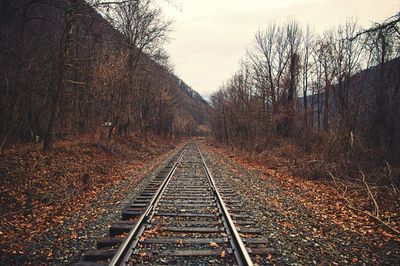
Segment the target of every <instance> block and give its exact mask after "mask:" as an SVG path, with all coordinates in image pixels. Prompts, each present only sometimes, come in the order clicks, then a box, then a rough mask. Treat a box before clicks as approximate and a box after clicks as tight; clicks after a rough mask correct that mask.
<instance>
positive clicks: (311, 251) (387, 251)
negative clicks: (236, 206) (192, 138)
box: [201, 145, 400, 265]
mask: <svg viewBox="0 0 400 266" xmlns="http://www.w3.org/2000/svg"><path fill="white" fill-rule="evenodd" d="M201 148H202V150H203V152H204V153H203V154H204V155H205V158H206V161H207V164H208V165H209V167H210V170H211V172H212V174H213V175H214V176H220V177H222V178H223V179H225V180H226V181H227V182H229V184H230V185H231V187H232V188H234V189H237V190H238V191H239V194H241V195H242V196H243V198H244V199H245V201H246V204H247V205H248V207H249V208H251V209H252V210H253V213H254V216H255V217H257V219H258V221H259V223H260V225H261V228H262V230H263V235H266V236H267V237H268V239H269V240H270V247H272V248H275V249H276V250H277V253H276V254H273V255H272V256H271V257H270V258H269V262H270V263H271V264H278V265H281V264H285V265H287V264H290V265H304V264H305V265H321V264H322V265H326V264H329V265H342V264H357V265H398V263H399V262H400V243H399V242H397V241H395V240H391V239H382V237H379V236H377V235H373V234H372V235H362V234H356V233H354V232H351V231H349V230H345V229H343V228H340V227H338V226H337V225H336V224H335V223H333V222H332V221H331V220H328V219H323V218H321V217H320V216H318V215H316V214H315V213H313V212H312V211H311V210H310V209H307V208H304V205H303V203H302V202H299V201H297V200H294V199H292V198H290V196H288V194H287V193H286V192H285V190H284V189H283V188H281V187H280V186H279V184H278V182H276V180H275V178H274V177H273V176H269V177H268V178H265V176H264V177H263V178H261V175H260V173H259V172H258V171H255V170H248V169H246V168H244V167H243V166H242V165H238V164H237V163H235V162H233V161H232V160H231V159H229V158H227V157H225V156H223V155H221V154H217V153H215V152H213V151H212V150H211V149H208V148H207V147H206V146H205V145H201ZM296 193H300V194H301V192H297V191H296Z"/></svg>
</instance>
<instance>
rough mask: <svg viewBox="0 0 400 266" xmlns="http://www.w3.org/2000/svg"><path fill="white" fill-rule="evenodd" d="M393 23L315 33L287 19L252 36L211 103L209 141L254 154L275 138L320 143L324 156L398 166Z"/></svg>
mask: <svg viewBox="0 0 400 266" xmlns="http://www.w3.org/2000/svg"><path fill="white" fill-rule="evenodd" d="M399 21H400V14H396V15H395V16H393V17H390V18H388V19H387V20H385V21H384V22H383V23H377V24H376V25H375V26H373V27H371V28H370V29H367V30H363V29H361V27H360V26H359V25H358V23H357V20H355V19H351V20H349V21H348V22H346V23H345V24H344V25H341V26H338V27H335V28H333V29H331V30H328V31H326V32H324V33H322V34H317V33H316V32H314V31H313V30H312V28H311V27H310V26H308V27H301V26H300V25H299V23H298V22H296V21H292V20H291V21H288V22H286V23H285V24H280V25H279V24H276V23H271V24H269V25H268V26H267V27H266V28H265V29H262V30H259V31H257V33H256V34H255V36H254V41H253V43H252V45H251V47H250V48H248V50H247V51H246V56H245V57H244V59H243V60H242V61H241V63H240V68H239V70H238V71H237V72H236V73H235V74H234V75H233V76H232V78H231V79H230V80H228V81H227V82H226V83H225V84H224V85H222V86H221V88H220V90H219V91H217V92H216V93H215V94H214V95H212V97H211V102H212V106H213V108H214V112H213V115H212V119H211V126H212V131H213V134H214V136H215V138H216V139H217V140H218V141H221V142H224V143H228V144H230V145H233V146H235V147H239V148H242V149H247V150H255V151H258V152H261V151H262V150H264V149H265V148H266V147H268V145H270V144H271V143H273V142H274V141H275V140H277V139H289V140H293V141H294V142H296V143H298V144H299V145H300V146H302V147H304V148H305V150H310V149H312V148H313V147H314V150H315V149H317V150H318V149H321V145H319V146H317V147H316V144H317V143H322V145H323V146H326V149H324V151H325V152H326V154H327V156H328V157H329V156H336V155H338V154H344V155H346V156H347V157H348V158H349V157H351V156H356V155H355V154H356V151H359V152H361V151H363V152H364V154H366V153H370V154H372V153H373V154H374V155H376V156H377V157H378V158H380V159H384V160H387V161H389V162H397V163H399V160H398V158H400V156H399V155H400V148H399V147H400V119H399V114H400V107H399V106H400V59H399V55H400V54H399V53H400V32H399V26H400V22H399ZM366 151H368V152H366ZM358 155H360V153H358Z"/></svg>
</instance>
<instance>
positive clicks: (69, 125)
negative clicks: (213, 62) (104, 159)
mask: <svg viewBox="0 0 400 266" xmlns="http://www.w3.org/2000/svg"><path fill="white" fill-rule="evenodd" d="M0 9H1V11H0V12H1V18H0V20H1V21H0V34H1V39H0V73H1V81H0V95H1V98H0V136H1V143H0V145H1V147H3V145H4V144H5V143H7V142H8V143H13V142H15V141H34V140H36V141H40V140H43V144H44V148H45V149H51V148H52V146H53V143H54V141H55V139H57V138H60V137H65V136H71V135H72V136H73V135H76V134H80V133H85V132H89V133H98V132H103V131H104V128H106V131H107V136H108V137H112V136H114V135H124V134H129V133H132V132H134V133H137V134H139V135H140V136H142V137H144V138H147V135H148V134H149V133H150V132H151V133H154V134H158V135H162V136H172V135H182V134H191V133H193V132H194V131H195V130H196V127H197V120H196V119H194V118H193V115H192V113H193V112H189V111H188V110H186V109H185V107H184V104H183V103H184V102H191V103H192V106H193V107H192V108H197V107H198V108H199V109H200V110H199V112H200V113H201V115H202V116H204V112H205V109H206V107H205V106H204V103H199V102H198V101H196V100H194V99H191V98H190V97H187V96H185V95H186V94H185V91H184V90H182V88H180V86H181V83H182V81H181V80H180V79H179V78H177V77H176V76H175V75H174V74H173V69H172V67H171V65H170V64H169V62H168V55H167V54H166V52H165V51H164V50H163V48H162V47H163V44H164V43H165V42H166V41H167V40H168V33H169V32H170V28H171V22H170V21H168V20H165V19H164V18H163V16H162V13H161V10H160V8H158V7H157V6H156V5H155V4H154V3H153V1H152V0H139V1H138V0H118V1H107V0H88V1H84V0H51V1H50V0H4V1H2V2H1V8H0ZM180 113H184V114H185V117H186V120H185V121H182V117H183V116H179V115H178V114H180ZM193 120H195V121H194V122H193Z"/></svg>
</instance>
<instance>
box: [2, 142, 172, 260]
mask: <svg viewBox="0 0 400 266" xmlns="http://www.w3.org/2000/svg"><path fill="white" fill-rule="evenodd" d="M148 145H149V146H150V145H151V146H152V147H146V146H143V148H142V151H137V150H134V149H132V148H130V147H129V145H126V144H124V143H119V142H118V141H114V143H113V150H114V152H113V153H111V152H109V151H106V150H105V149H103V148H102V147H101V146H99V145H98V143H93V136H88V137H87V139H86V138H84V137H79V138H76V139H74V140H65V141H59V142H57V144H56V147H55V149H54V150H52V151H47V152H45V151H43V150H42V147H41V145H37V144H18V145H15V146H14V147H8V148H7V149H6V150H5V151H4V154H3V155H2V160H0V172H1V173H2V175H0V191H1V192H2V197H0V206H1V208H0V216H2V219H0V232H1V233H0V236H1V244H2V252H1V254H0V264H1V261H2V260H3V259H10V258H12V257H16V256H18V254H22V253H23V252H24V253H25V254H28V255H30V254H31V252H32V251H31V250H28V247H29V245H30V241H33V240H35V239H36V238H38V237H39V236H40V235H41V234H43V233H44V232H48V231H50V230H52V228H54V227H59V226H62V225H63V224H64V223H65V221H66V220H68V219H69V218H70V217H72V216H74V215H76V214H78V213H79V215H80V217H81V221H84V222H85V223H86V222H88V221H93V220H95V219H96V218H97V217H98V215H101V214H100V213H106V212H107V211H108V208H107V206H106V205H104V206H103V208H98V207H97V206H96V207H95V208H90V209H88V206H92V205H91V204H92V202H96V199H97V197H98V196H99V195H101V193H102V192H103V191H105V190H107V189H109V188H111V187H113V186H115V185H118V184H119V182H121V180H124V179H127V176H129V178H130V179H133V178H134V179H137V180H139V179H141V178H143V177H144V176H145V175H146V173H147V171H149V170H151V169H152V168H153V167H154V166H155V165H157V164H158V163H159V162H160V160H164V159H165V158H166V156H167V155H168V154H170V153H171V152H172V151H171V150H170V149H169V147H170V142H169V141H168V142H167V141H165V143H164V142H163V141H162V140H157V141H156V142H154V143H153V144H148ZM148 148H151V149H152V150H153V152H152V155H149V154H148V153H147V152H146V149H148ZM166 151H167V152H168V153H165V152H166ZM160 154H163V155H162V156H160V157H159V158H158V159H157V160H154V159H153V158H154V157H155V156H157V155H160ZM163 158H164V159H163ZM150 160H152V163H151V164H149V162H150ZM26 162H27V164H26ZM82 173H89V174H90V177H91V180H90V183H91V185H90V187H89V190H88V191H82ZM132 184H134V183H132ZM124 189H125V188H124ZM126 189H129V188H126ZM123 193H124V192H123V190H121V194H123ZM117 201H118V199H117ZM28 203H29V204H28ZM117 204H118V203H117ZM29 205H30V206H31V208H29V209H27V206H29ZM81 226H82V225H76V224H74V225H70V226H69V227H68V228H65V233H64V234H63V235H57V236H56V237H55V239H56V240H57V241H60V242H61V241H64V240H68V239H80V237H79V236H78V234H77V233H76V230H77V229H78V228H80V227H81ZM84 237H86V236H84ZM84 237H83V238H84ZM39 253H40V254H41V255H40V256H43V257H48V253H47V251H45V250H41V251H40V252H39V251H37V254H39ZM13 254H15V255H13ZM52 255H53V254H51V256H50V257H52ZM31 258H33V256H29V259H31Z"/></svg>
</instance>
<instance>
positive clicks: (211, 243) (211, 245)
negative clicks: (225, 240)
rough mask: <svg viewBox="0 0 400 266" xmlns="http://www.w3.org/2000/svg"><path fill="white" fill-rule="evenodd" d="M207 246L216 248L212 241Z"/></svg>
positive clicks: (216, 245)
mask: <svg viewBox="0 0 400 266" xmlns="http://www.w3.org/2000/svg"><path fill="white" fill-rule="evenodd" d="M209 245H210V247H214V248H216V247H218V244H217V243H215V242H212V241H211V242H210V243H209Z"/></svg>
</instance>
